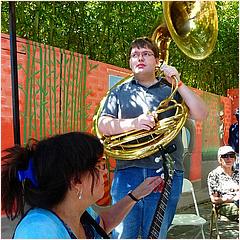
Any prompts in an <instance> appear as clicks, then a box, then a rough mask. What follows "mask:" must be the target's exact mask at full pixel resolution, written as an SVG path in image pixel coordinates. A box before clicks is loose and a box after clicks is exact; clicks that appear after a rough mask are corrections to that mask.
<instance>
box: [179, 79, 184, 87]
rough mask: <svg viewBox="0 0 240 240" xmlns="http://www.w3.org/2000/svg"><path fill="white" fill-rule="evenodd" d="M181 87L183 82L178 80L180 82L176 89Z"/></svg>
mask: <svg viewBox="0 0 240 240" xmlns="http://www.w3.org/2000/svg"><path fill="white" fill-rule="evenodd" d="M182 85H183V82H182V81H181V80H180V81H179V82H178V87H179V88H180V87H181V86H182Z"/></svg>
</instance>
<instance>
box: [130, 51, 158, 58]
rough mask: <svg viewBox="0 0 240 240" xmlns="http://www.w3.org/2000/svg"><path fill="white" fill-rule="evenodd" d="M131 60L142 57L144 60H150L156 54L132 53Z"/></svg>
mask: <svg viewBox="0 0 240 240" xmlns="http://www.w3.org/2000/svg"><path fill="white" fill-rule="evenodd" d="M130 56H131V58H133V59H137V58H139V57H140V56H142V57H143V58H149V57H151V56H154V53H152V52H147V51H146V52H136V53H132V54H131V55H130Z"/></svg>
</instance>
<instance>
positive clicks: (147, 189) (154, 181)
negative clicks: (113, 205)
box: [132, 176, 164, 200]
mask: <svg viewBox="0 0 240 240" xmlns="http://www.w3.org/2000/svg"><path fill="white" fill-rule="evenodd" d="M163 185H164V180H163V179H162V178H161V177H160V176H155V177H148V178H146V179H145V181H144V182H142V183H141V184H140V185H139V186H138V187H137V188H135V189H134V190H133V191H132V194H133V196H134V197H135V198H137V199H139V200H140V199H141V198H143V197H145V196H147V195H148V194H150V193H151V192H152V191H155V192H156V191H161V190H162V188H163Z"/></svg>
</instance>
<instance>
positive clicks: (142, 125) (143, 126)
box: [133, 114, 155, 130]
mask: <svg viewBox="0 0 240 240" xmlns="http://www.w3.org/2000/svg"><path fill="white" fill-rule="evenodd" d="M133 125H134V128H135V129H136V130H151V129H152V128H154V127H155V119H154V116H153V114H141V115H140V116H138V117H137V118H135V119H134V121H133Z"/></svg>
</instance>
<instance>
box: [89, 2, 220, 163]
mask: <svg viewBox="0 0 240 240" xmlns="http://www.w3.org/2000/svg"><path fill="white" fill-rule="evenodd" d="M163 13H164V18H165V23H163V24H161V25H160V26H158V27H157V28H156V30H155V31H154V33H153V35H152V39H153V40H154V41H155V42H156V43H157V45H158V47H159V49H160V56H159V59H160V62H163V61H164V62H167V61H168V47H169V44H170V41H171V38H172V39H173V40H174V42H175V43H176V44H177V46H178V47H179V48H180V49H181V50H182V51H183V52H184V53H185V54H186V55H187V56H189V57H191V58H193V59H197V60H201V59H204V58H206V57H207V56H208V55H209V54H210V53H211V52H212V50H213V48H214V46H215V43H216V40H217V32H218V20H217V12H216V8H215V2H211V1H169V2H166V1H164V2H163ZM131 79H132V76H128V77H126V78H124V79H123V80H121V81H120V82H118V83H117V84H115V85H114V86H113V88H116V87H117V86H119V85H120V84H122V83H124V82H127V81H130V80H131ZM174 79H175V81H176V84H173V85H172V93H171V95H170V96H169V97H168V98H167V99H165V100H163V101H162V102H161V103H160V104H159V107H158V110H157V113H158V114H160V113H162V112H165V111H169V110H170V109H176V112H175V115H174V116H171V117H169V118H164V119H160V120H157V121H156V126H155V127H154V128H153V129H152V130H151V131H146V130H132V131H129V132H127V133H122V134H118V135H114V136H103V135H102V134H101V133H100V132H99V130H98V120H99V117H100V114H101V111H102V108H103V106H104V103H105V101H106V98H107V96H108V94H109V92H110V91H111V89H110V90H109V91H108V92H107V94H106V96H105V97H104V98H103V99H102V101H101V103H100V105H99V107H98V109H97V110H96V114H95V116H94V119H93V120H94V131H95V133H96V135H97V136H98V137H99V138H100V139H101V140H102V141H103V144H104V148H105V154H106V155H107V156H109V157H113V158H117V159H121V160H134V159H139V158H143V157H147V156H150V155H152V154H154V153H155V152H157V151H159V148H160V146H161V147H165V146H166V145H167V144H169V143H170V142H171V141H172V140H173V139H174V138H175V137H176V135H177V134H178V133H179V132H180V130H181V129H182V127H183V126H184V123H185V121H186V119H187V116H188V108H187V106H186V105H185V103H184V102H182V103H181V104H179V103H177V102H176V101H175V100H174V99H173V97H174V95H175V93H176V91H177V89H178V87H177V85H178V84H177V79H176V78H174ZM113 88H112V89H113ZM170 102H171V105H169V103H170Z"/></svg>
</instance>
